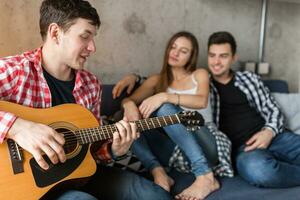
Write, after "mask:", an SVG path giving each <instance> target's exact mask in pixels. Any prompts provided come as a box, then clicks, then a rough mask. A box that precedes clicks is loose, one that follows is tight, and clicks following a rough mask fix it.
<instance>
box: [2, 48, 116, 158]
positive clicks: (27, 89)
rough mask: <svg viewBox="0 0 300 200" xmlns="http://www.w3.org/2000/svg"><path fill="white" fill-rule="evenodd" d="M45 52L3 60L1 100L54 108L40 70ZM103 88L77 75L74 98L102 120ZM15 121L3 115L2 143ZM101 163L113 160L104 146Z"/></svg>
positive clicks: (82, 73) (86, 76) (81, 72)
mask: <svg viewBox="0 0 300 200" xmlns="http://www.w3.org/2000/svg"><path fill="white" fill-rule="evenodd" d="M41 59H42V48H38V49H36V50H33V51H28V52H25V53H23V54H21V55H17V56H10V57H6V58H1V59H0V98H1V100H5V101H10V102H14V103H18V104H21V105H25V106H29V107H34V108H49V107H51V106H52V105H51V102H52V100H51V93H50V89H49V87H48V85H47V82H46V80H45V78H44V75H43V69H42V66H41ZM101 92H102V86H101V83H100V82H99V81H98V79H97V77H96V76H94V75H93V74H91V73H89V72H88V71H85V70H78V71H77V72H76V79H75V87H74V89H73V96H74V98H75V101H76V103H77V104H80V105H82V106H84V107H86V108H87V109H89V110H90V111H91V112H93V114H94V115H95V117H96V118H97V119H98V121H99V122H101V120H100V103H101V100H100V99H101V98H100V97H101ZM15 120H16V116H15V115H14V114H13V113H8V112H3V111H0V142H1V143H2V142H3V140H4V139H5V136H6V134H7V132H8V130H9V129H10V127H11V126H12V125H13V123H14V121H15ZM97 155H98V157H99V158H100V159H101V160H103V161H104V160H105V161H107V160H109V159H111V156H110V154H109V151H108V144H107V143H105V144H104V145H102V147H101V148H100V149H99V150H98V152H97Z"/></svg>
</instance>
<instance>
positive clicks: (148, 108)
mask: <svg viewBox="0 0 300 200" xmlns="http://www.w3.org/2000/svg"><path fill="white" fill-rule="evenodd" d="M166 99H167V96H166V93H165V92H161V93H158V94H156V95H153V96H151V97H149V98H147V99H145V100H144V101H143V102H142V103H141V105H140V106H139V110H140V112H141V114H142V116H143V118H148V117H149V116H150V115H151V113H153V112H154V111H155V110H156V109H157V108H159V107H160V106H161V105H162V104H163V103H164V102H166Z"/></svg>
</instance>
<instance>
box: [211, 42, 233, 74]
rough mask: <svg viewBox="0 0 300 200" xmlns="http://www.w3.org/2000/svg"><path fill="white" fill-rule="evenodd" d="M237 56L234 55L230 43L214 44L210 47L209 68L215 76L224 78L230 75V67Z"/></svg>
mask: <svg viewBox="0 0 300 200" xmlns="http://www.w3.org/2000/svg"><path fill="white" fill-rule="evenodd" d="M235 59H236V56H235V55H232V51H231V47H230V44H229V43H225V44H213V45H211V46H209V49H208V68H209V70H210V72H211V73H212V75H213V77H216V78H224V77H226V76H228V75H229V72H230V67H231V65H232V64H233V62H234V61H235Z"/></svg>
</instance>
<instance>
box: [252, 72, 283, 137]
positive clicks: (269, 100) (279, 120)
mask: <svg viewBox="0 0 300 200" xmlns="http://www.w3.org/2000/svg"><path fill="white" fill-rule="evenodd" d="M255 76H256V75H255ZM256 78H257V87H258V92H259V94H260V97H261V102H259V101H255V102H256V103H260V104H261V106H259V109H260V111H261V115H262V117H263V118H264V119H265V120H266V123H265V127H266V128H267V127H268V128H271V129H272V130H273V133H274V134H275V135H276V134H278V133H280V132H282V131H283V121H284V118H283V114H282V112H281V111H280V109H279V107H278V104H277V102H276V101H275V99H274V97H273V96H272V95H271V93H270V91H269V89H268V88H267V87H266V86H265V85H264V83H263V82H262V80H261V79H260V78H259V77H258V76H256Z"/></svg>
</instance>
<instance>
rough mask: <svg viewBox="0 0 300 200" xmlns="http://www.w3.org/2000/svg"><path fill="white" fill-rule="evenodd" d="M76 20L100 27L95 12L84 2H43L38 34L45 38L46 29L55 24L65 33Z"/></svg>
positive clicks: (73, 0) (65, 0)
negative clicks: (83, 20)
mask: <svg viewBox="0 0 300 200" xmlns="http://www.w3.org/2000/svg"><path fill="white" fill-rule="evenodd" d="M78 18H83V19H87V20H90V21H91V24H92V25H95V26H96V27H97V28H99V27H100V24H101V22H100V18H99V15H98V13H97V10H96V9H95V8H93V7H92V6H91V4H90V3H89V2H87V1H84V0H44V1H43V2H42V5H41V8H40V33H41V36H42V39H43V40H45V39H46V37H47V31H48V27H49V25H50V24H51V23H56V24H57V25H58V26H60V27H61V28H62V29H63V31H64V32H66V31H67V30H68V29H69V28H70V27H71V26H72V25H73V24H74V23H75V21H76V19H78Z"/></svg>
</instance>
